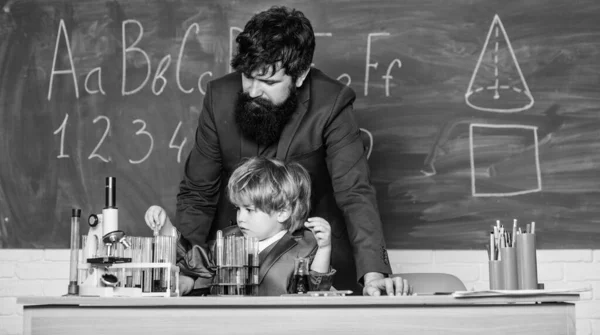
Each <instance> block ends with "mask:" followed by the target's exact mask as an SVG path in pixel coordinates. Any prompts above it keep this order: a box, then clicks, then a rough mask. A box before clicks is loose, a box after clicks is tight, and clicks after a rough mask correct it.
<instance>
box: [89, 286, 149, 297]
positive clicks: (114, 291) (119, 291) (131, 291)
mask: <svg viewBox="0 0 600 335" xmlns="http://www.w3.org/2000/svg"><path fill="white" fill-rule="evenodd" d="M79 296H80V297H141V296H142V289H141V288H139V287H92V286H79Z"/></svg>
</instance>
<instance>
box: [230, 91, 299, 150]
mask: <svg viewBox="0 0 600 335" xmlns="http://www.w3.org/2000/svg"><path fill="white" fill-rule="evenodd" d="M297 105H298V96H297V90H296V86H294V85H292V87H291V88H290V94H289V96H288V98H287V99H286V100H285V101H284V102H283V103H281V104H279V105H275V104H273V103H272V102H270V101H268V100H266V99H263V98H254V99H253V98H251V97H250V95H249V94H248V93H244V92H240V93H239V94H238V99H237V104H236V107H235V122H236V123H237V125H238V128H239V129H240V131H241V132H242V134H243V135H244V136H245V137H246V138H248V139H251V140H254V141H255V142H256V143H258V144H259V145H261V146H269V145H271V144H273V143H275V142H277V140H279V136H281V132H282V131H283V127H285V125H286V124H287V123H288V121H289V120H290V118H291V116H292V114H294V111H295V110H296V106H297Z"/></svg>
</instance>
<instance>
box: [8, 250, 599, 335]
mask: <svg viewBox="0 0 600 335" xmlns="http://www.w3.org/2000/svg"><path fill="white" fill-rule="evenodd" d="M389 253H390V254H389V256H390V262H391V263H392V266H393V270H394V272H396V273H398V272H447V273H452V274H454V275H456V276H457V277H459V278H460V279H461V280H462V281H463V282H464V283H465V286H466V287H467V289H486V288H488V287H489V286H488V285H489V284H488V272H487V263H486V262H487V255H486V253H485V251H483V250H481V251H480V250H475V251H473V250H465V251H457V250H453V251H448V250H440V251H438V250H391V251H390V252H389ZM537 256H538V272H539V274H538V276H539V280H540V282H542V283H544V284H545V285H546V288H580V287H589V288H591V292H586V293H583V294H582V297H581V301H580V302H577V310H576V313H577V335H591V334H596V335H600V250H589V249H587V250H540V251H538V254H537ZM68 277H69V250H65V249H46V250H27V249H6V250H0V335H3V334H21V333H22V330H23V319H22V318H23V307H22V306H20V305H18V304H17V303H16V300H17V299H16V296H25V295H35V296H60V295H63V294H65V293H66V292H67V286H68Z"/></svg>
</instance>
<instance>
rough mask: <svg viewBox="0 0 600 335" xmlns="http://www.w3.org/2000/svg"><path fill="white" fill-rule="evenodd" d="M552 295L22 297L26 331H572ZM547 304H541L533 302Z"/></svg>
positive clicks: (568, 313)
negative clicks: (533, 296) (536, 296)
mask: <svg viewBox="0 0 600 335" xmlns="http://www.w3.org/2000/svg"><path fill="white" fill-rule="evenodd" d="M578 299H579V296H578V295H575V296H573V295H571V296H555V297H539V298H524V297H491V298H477V299H456V298H453V297H452V296H409V297H387V296H385V297H354V296H353V297H182V298H91V297H88V298H84V297H22V298H19V299H18V300H17V302H18V303H19V304H23V305H24V307H23V310H24V315H23V320H24V327H23V330H24V334H26V335H28V334H46V335H51V334H61V335H65V334H77V335H81V334H86V335H87V334H103V335H114V334H128V335H133V334H144V335H147V334H165V335H166V334H185V335H190V334H209V335H213V334H214V335H216V334H244V335H248V334H261V335H267V334H277V335H281V334H285V335H288V334H302V335H307V334H327V335H330V334H390V333H391V334H477V335H492V334H502V335H506V334H544V335H551V334H561V335H564V334H572V335H575V306H574V304H572V303H567V302H565V301H575V300H578ZM540 301H546V302H544V303H535V302H540Z"/></svg>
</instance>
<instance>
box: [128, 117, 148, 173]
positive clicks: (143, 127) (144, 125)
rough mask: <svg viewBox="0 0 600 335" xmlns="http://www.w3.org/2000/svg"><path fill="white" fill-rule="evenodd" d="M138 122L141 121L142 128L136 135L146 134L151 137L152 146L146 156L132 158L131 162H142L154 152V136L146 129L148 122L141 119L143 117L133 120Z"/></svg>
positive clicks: (134, 122)
mask: <svg viewBox="0 0 600 335" xmlns="http://www.w3.org/2000/svg"><path fill="white" fill-rule="evenodd" d="M136 123H141V124H142V128H140V129H139V130H138V131H137V132H136V133H135V134H136V135H140V134H144V135H146V136H148V137H149V138H150V146H149V148H148V152H147V153H146V155H145V156H144V157H142V159H140V160H137V161H134V160H131V159H130V160H129V163H131V164H140V163H142V162H143V161H145V160H146V159H147V158H148V157H149V156H150V154H151V153H152V149H153V148H154V139H153V138H152V135H150V133H149V132H147V131H146V122H144V120H141V119H136V120H133V124H136Z"/></svg>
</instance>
